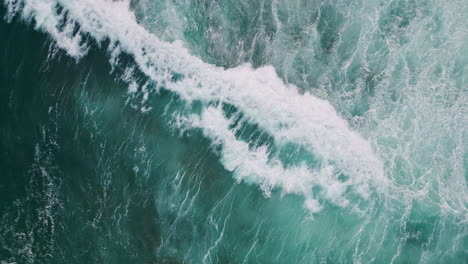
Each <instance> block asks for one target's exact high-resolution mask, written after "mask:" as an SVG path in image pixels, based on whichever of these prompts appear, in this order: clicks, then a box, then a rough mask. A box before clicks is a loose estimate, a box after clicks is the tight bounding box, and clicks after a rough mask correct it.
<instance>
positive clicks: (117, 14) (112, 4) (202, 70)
mask: <svg viewBox="0 0 468 264" xmlns="http://www.w3.org/2000/svg"><path fill="white" fill-rule="evenodd" d="M5 4H6V6H7V7H8V10H11V11H10V12H11V13H10V14H8V17H11V16H13V15H14V12H20V13H21V16H22V17H23V18H24V19H26V20H31V19H34V20H35V21H36V27H37V28H38V29H40V30H43V31H45V32H48V33H49V34H50V36H51V37H52V38H53V39H54V40H55V41H56V42H57V45H58V46H59V47H61V48H63V49H65V50H66V51H67V52H68V53H69V54H70V55H71V56H73V57H76V58H79V57H81V56H83V55H85V54H86V51H87V48H86V46H85V45H84V44H83V41H82V35H83V34H84V33H87V34H89V35H90V36H92V37H93V38H94V39H95V40H96V41H97V42H98V43H102V42H103V40H106V39H108V40H110V42H111V44H110V47H111V53H112V59H111V63H112V62H113V61H115V57H116V56H117V55H116V53H119V52H120V51H122V52H125V53H128V54H131V55H132V56H133V57H134V59H135V62H136V63H137V64H138V66H139V68H140V70H141V71H142V72H144V73H145V74H146V75H147V76H148V77H149V78H150V79H151V80H153V81H154V82H156V83H157V84H158V85H159V86H160V87H164V88H165V89H168V90H170V91H172V92H175V93H177V94H178V95H179V96H180V97H181V98H183V99H184V100H185V101H187V102H188V103H190V102H192V101H195V100H196V101H201V102H203V103H210V102H223V103H227V104H230V105H233V106H235V107H236V108H237V109H239V110H240V111H241V112H242V113H243V114H244V115H245V116H246V118H247V119H248V120H249V121H250V122H252V123H256V124H258V125H259V127H260V128H261V129H263V130H265V131H266V132H268V133H269V134H271V135H272V136H273V137H274V139H275V143H276V144H278V145H279V146H281V145H282V144H285V143H294V144H297V145H301V146H303V147H304V148H305V149H307V150H308V151H310V152H311V153H314V155H317V156H319V157H321V158H322V160H323V165H322V167H324V168H326V167H328V166H334V167H335V168H336V171H338V172H343V173H345V174H347V175H349V177H350V178H351V182H353V183H355V184H357V186H360V187H357V188H360V190H359V193H360V194H362V195H363V196H366V195H367V194H368V190H367V187H366V186H368V185H369V184H371V185H381V186H382V185H385V184H386V183H387V179H386V178H385V176H384V172H383V165H382V163H381V161H380V160H379V159H378V157H377V156H376V155H375V153H374V152H373V150H372V148H371V145H370V144H369V143H368V142H367V141H366V140H365V139H364V138H363V137H361V136H360V135H359V134H358V133H356V132H354V131H352V130H351V129H350V128H349V126H348V124H347V123H346V121H344V120H343V119H342V118H340V117H339V116H338V114H337V113H336V111H335V110H334V108H333V107H332V106H331V104H330V103H329V102H327V101H325V100H322V99H319V98H316V97H314V96H312V95H310V94H308V93H306V94H300V93H299V92H298V90H297V88H296V87H295V86H292V85H288V84H285V83H284V82H283V81H282V80H281V79H280V78H279V77H278V76H277V75H276V73H275V71H274V69H273V68H272V67H271V66H267V67H262V68H259V69H256V70H255V69H252V68H251V67H250V66H249V65H243V66H240V67H237V68H233V69H228V70H225V69H222V68H219V67H215V66H213V65H210V64H207V63H204V62H203V61H201V60H200V59H199V58H197V57H194V56H192V55H190V54H189V51H188V50H187V49H185V48H183V47H182V45H181V44H180V43H178V42H176V43H167V42H164V41H161V40H160V39H158V38H157V37H156V36H155V35H152V34H150V33H149V32H148V31H147V30H146V29H145V28H143V27H142V26H141V25H139V24H138V23H137V21H136V19H135V16H134V14H133V13H132V12H131V11H130V9H129V2H128V1H98V0H19V1H15V2H14V1H11V0H6V1H5ZM21 5H24V6H23V8H22V9H21V8H19V6H21ZM58 7H61V8H63V10H62V11H61V12H59V11H58V10H59V8H58ZM65 17H67V18H68V19H66V18H65ZM64 24H65V26H64ZM76 25H79V29H78V30H77V28H75V26H76ZM174 73H177V74H178V75H181V76H182V78H179V80H178V81H174V78H173V77H174ZM212 111H213V110H207V112H206V113H208V114H210V113H211V114H212ZM208 114H207V115H208ZM216 115H217V117H218V118H219V119H225V117H223V116H222V115H221V116H219V114H216ZM207 118H208V117H207V116H204V117H202V119H201V120H202V121H201V122H200V123H199V124H200V126H201V127H202V129H203V130H204V131H211V130H210V127H211V123H210V122H204V121H203V120H205V121H206V120H209V119H207ZM212 121H213V120H212ZM225 121H226V120H225ZM223 122H224V121H223ZM207 133H208V135H209V136H210V135H211V134H210V133H209V132H207ZM211 137H212V138H213V137H214V138H219V135H216V134H215V135H211ZM222 142H223V146H224V148H225V149H230V148H235V147H239V145H238V144H237V145H236V144H234V143H233V142H235V141H234V139H232V140H227V139H225V140H222ZM224 154H225V156H224V157H223V159H224V160H226V161H227V160H229V152H225V153H224ZM251 154H252V153H251ZM258 159H260V158H258ZM258 159H257V160H258ZM259 162H260V161H259ZM261 162H262V163H267V161H266V160H264V158H262V160H261ZM225 164H226V166H227V167H229V166H230V165H229V163H228V162H225ZM275 170H276V169H275ZM270 172H271V171H265V172H259V174H265V175H264V177H270V175H269V173H270ZM284 174H285V173H282V175H283V176H281V177H285V176H284ZM308 175H311V174H310V173H309V174H308ZM271 177H274V176H271ZM301 179H303V178H301ZM303 181H307V179H303ZM272 182H276V183H278V184H279V185H281V186H282V188H286V189H287V188H288V187H287V182H286V181H284V182H282V181H280V180H272Z"/></svg>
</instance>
